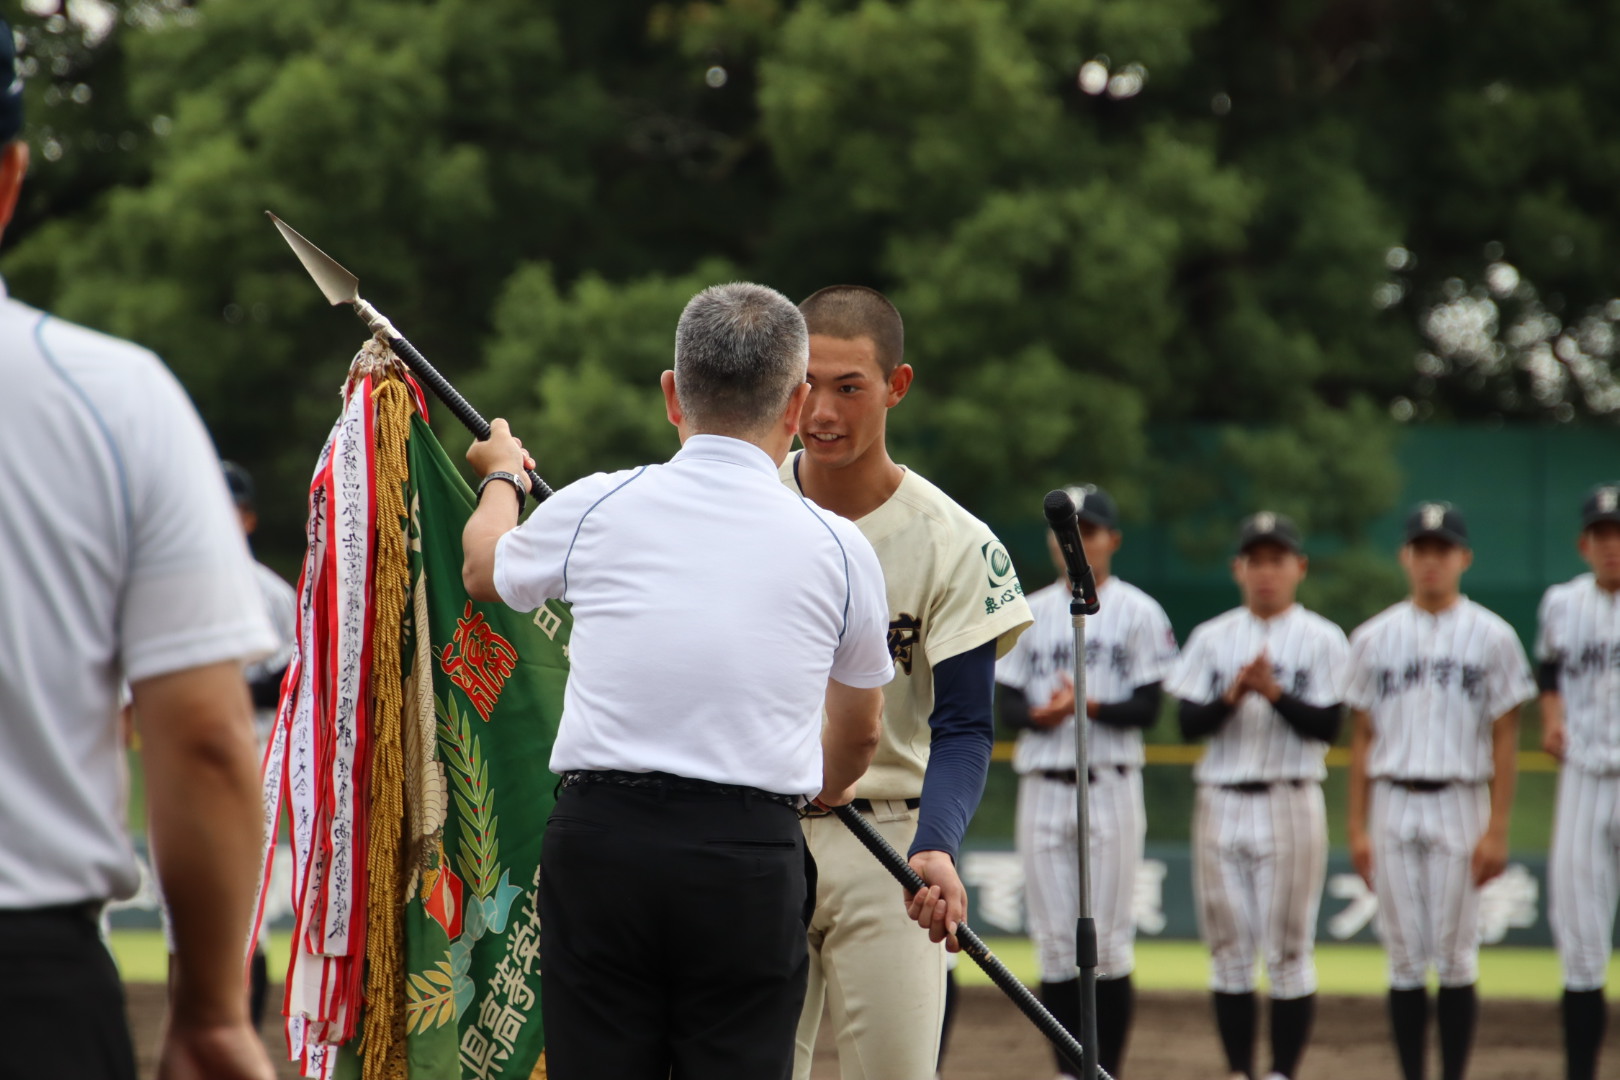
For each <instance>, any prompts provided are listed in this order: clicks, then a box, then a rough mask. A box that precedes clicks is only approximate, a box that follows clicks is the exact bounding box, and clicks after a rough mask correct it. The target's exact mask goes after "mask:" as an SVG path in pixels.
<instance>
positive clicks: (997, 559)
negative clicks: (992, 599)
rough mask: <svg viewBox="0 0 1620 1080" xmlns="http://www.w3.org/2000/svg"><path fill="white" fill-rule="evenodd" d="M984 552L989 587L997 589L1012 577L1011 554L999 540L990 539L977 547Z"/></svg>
mask: <svg viewBox="0 0 1620 1080" xmlns="http://www.w3.org/2000/svg"><path fill="white" fill-rule="evenodd" d="M979 550H980V551H982V552H983V553H984V565H985V568H986V569H987V570H988V571H989V578H990V587H991V588H992V589H999V588H1001V587H1002V586H1003V585H1005V584H1007V582H1008V581H1010V580H1011V579H1012V577H1013V561H1012V556H1011V555H1009V554H1007V547H1006V545H1004V544H1003V543H1002V542H1001V541H1000V540H991V541H989V542H988V543H986V544H985V545H984V547H982V548H980V549H979Z"/></svg>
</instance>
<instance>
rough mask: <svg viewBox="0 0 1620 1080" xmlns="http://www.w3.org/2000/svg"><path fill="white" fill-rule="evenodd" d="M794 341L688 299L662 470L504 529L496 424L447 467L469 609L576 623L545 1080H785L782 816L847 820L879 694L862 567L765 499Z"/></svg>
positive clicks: (795, 902)
mask: <svg viewBox="0 0 1620 1080" xmlns="http://www.w3.org/2000/svg"><path fill="white" fill-rule="evenodd" d="M808 341H809V338H808V334H807V332H806V330H805V323H804V318H803V316H801V315H800V314H799V311H798V309H797V308H795V307H794V306H793V304H792V303H791V302H790V301H789V300H787V299H786V298H785V297H783V296H781V295H780V294H779V293H776V292H774V291H772V290H770V289H766V288H762V287H761V286H758V285H744V284H734V285H722V286H716V287H714V288H712V289H707V290H705V291H704V292H702V293H699V294H698V295H697V296H696V297H694V298H693V300H692V302H691V303H689V304H688V305H687V307H686V310H685V311H684V312H683V313H682V315H681V319H680V324H679V326H678V327H677V329H676V335H675V370H674V371H673V372H670V371H666V372H664V374H663V379H662V384H663V390H664V399H665V405H666V409H667V412H668V416H669V420H670V422H671V423H672V424H674V425H675V427H676V428H677V429H678V431H679V432H680V437H681V443H682V447H681V450H680V452H679V453H678V454H676V455H675V456H674V457H673V458H672V459H670V461H668V462H667V463H665V464H661V465H645V466H642V467H641V468H639V469H630V470H626V471H624V472H618V473H598V474H597V475H595V476H590V477H586V478H585V479H583V480H580V481H578V482H577V483H574V484H571V485H569V486H568V487H565V488H563V489H562V490H561V491H559V492H557V494H556V495H554V496H553V497H552V498H551V499H550V500H548V501H547V502H546V503H544V504H543V505H542V506H540V507H539V508H538V509H537V510H535V512H534V513H533V514H532V515H531V516H530V517H529V519H528V520H527V521H526V522H525V523H524V524H523V525H522V526H518V525H517V518H518V509H519V503H520V498H518V497H514V494H515V493H514V491H513V487H516V488H518V489H525V488H526V487H527V481H526V480H525V479H524V477H523V475H522V474H523V467H524V465H525V463H526V462H527V459H526V457H525V455H524V452H523V450H522V445H521V444H520V443H519V442H518V441H517V440H516V439H513V438H512V437H511V435H510V433H509V431H508V430H507V427H506V424H505V423H504V422H503V421H500V420H496V421H495V422H494V423H493V424H492V425H491V426H492V428H493V431H492V433H491V435H490V438H489V439H488V440H487V441H486V442H482V443H477V444H474V446H473V447H472V449H471V450H469V451H468V453H467V460H468V461H469V462H471V463H472V466H473V468H474V469H476V470H477V471H478V473H479V474H480V475H481V476H483V477H484V480H483V483H482V484H481V485H480V500H479V504H478V508H477V510H476V511H474V513H473V516H472V518H471V519H470V520H469V521H468V523H467V527H466V531H465V533H464V536H463V547H464V553H465V558H466V562H465V566H464V570H463V577H464V579H465V583H466V585H467V589H468V591H469V593H470V594H471V595H472V597H473V598H474V599H476V600H497V599H498V600H503V601H505V602H506V603H507V604H509V605H511V606H512V607H514V608H517V609H519V610H523V611H527V610H531V609H533V608H536V607H538V606H539V605H540V604H542V603H544V602H545V601H546V600H548V599H551V598H557V599H561V600H565V601H567V602H568V603H570V604H571V605H573V615H574V628H573V633H572V636H571V638H570V641H569V657H570V662H571V664H572V670H571V673H570V675H569V679H568V687H567V690H566V692H565V695H564V699H563V716H562V721H561V725H560V727H559V729H558V733H557V740H556V743H555V745H554V747H553V750H552V757H551V768H552V771H553V772H557V773H560V774H561V775H562V777H563V782H562V792H561V795H560V797H559V799H558V802H557V807H556V810H555V811H554V812H553V814H552V816H551V820H550V822H549V824H548V825H547V827H546V835H545V847H544V850H543V855H542V862H541V867H542V874H541V885H540V901H539V904H540V916H541V927H542V929H541V948H542V951H543V952H544V954H545V958H546V965H545V966H546V978H545V983H544V987H543V990H542V994H543V1002H542V1004H543V1008H544V1010H545V1015H546V1058H547V1067H548V1072H549V1075H550V1076H552V1077H553V1078H555V1080H580V1078H587V1077H605V1076H611V1077H614V1078H616V1080H639V1078H645V1080H667V1078H668V1077H669V1076H670V1075H671V1073H673V1075H675V1076H701V1077H704V1078H705V1080H786V1078H787V1076H788V1075H789V1073H790V1071H791V1068H792V1064H793V1032H794V1026H795V1024H796V1022H797V1020H798V1016H799V1009H800V1006H801V1004H802V1002H803V1000H804V993H805V980H806V975H807V972H808V968H809V958H808V954H807V951H806V947H805V923H806V920H807V918H808V915H809V907H810V902H811V898H812V897H813V896H814V889H813V886H812V885H811V883H810V881H809V878H810V876H811V874H812V873H813V865H814V864H813V863H810V862H809V860H808V856H807V855H806V852H805V845H804V838H803V835H802V833H801V832H800V829H799V821H798V813H797V811H798V808H799V806H800V805H802V804H803V802H804V800H805V797H806V796H811V795H816V793H818V792H819V793H820V794H819V796H818V801H819V802H821V803H823V804H826V805H836V804H840V803H845V802H848V801H849V800H850V799H851V798H853V797H854V784H855V781H856V780H857V779H859V778H860V776H861V774H862V773H863V772H865V770H866V766H867V764H868V762H869V761H870V760H871V757H872V752H873V749H874V748H875V746H876V745H877V739H878V725H879V717H880V714H881V710H882V703H883V691H882V687H883V686H884V684H886V683H887V682H889V680H890V679H891V678H893V676H894V664H893V662H892V661H891V660H890V657H889V650H888V645H887V634H888V615H887V608H886V605H885V602H884V596H885V593H884V585H883V574H882V571H881V569H880V568H879V566H878V561H877V556H876V554H875V553H874V552H873V550H872V546H871V545H870V544H869V543H867V541H866V540H865V539H864V538H863V537H862V536H861V533H860V531H859V530H858V529H856V528H855V527H854V526H853V525H851V524H850V523H849V522H847V521H844V520H842V519H840V518H838V517H836V516H835V515H833V514H830V513H827V512H825V511H822V510H820V509H818V508H816V507H815V506H813V505H812V504H810V503H808V502H806V501H805V500H804V499H803V498H801V497H800V496H798V495H797V494H794V493H792V492H790V491H788V490H787V489H786V488H784V487H783V486H782V485H781V484H780V483H779V482H778V481H777V478H776V470H777V466H778V465H780V463H781V462H782V460H783V459H784V458H785V457H786V456H787V452H788V447H789V445H790V444H791V442H792V439H793V435H794V433H795V432H796V431H797V426H798V417H799V411H800V407H801V406H802V405H803V403H804V399H805V395H806V393H807V392H808V390H809V387H808V385H807V384H806V382H805V367H806V363H807V359H808V350H809V344H808ZM508 485H511V486H508ZM519 494H520V492H519ZM824 699H825V705H826V724H825V727H824V726H823V724H822V716H821V712H822V705H823V700H824Z"/></svg>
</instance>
